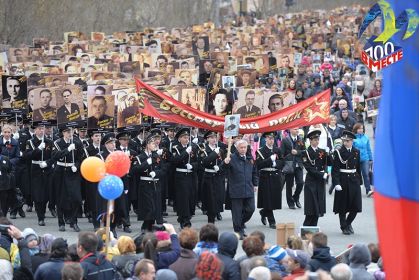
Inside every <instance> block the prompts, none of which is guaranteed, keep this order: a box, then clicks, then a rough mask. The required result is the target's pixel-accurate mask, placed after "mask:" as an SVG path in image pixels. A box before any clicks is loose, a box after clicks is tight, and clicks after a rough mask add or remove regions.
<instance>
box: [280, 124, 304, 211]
mask: <svg viewBox="0 0 419 280" xmlns="http://www.w3.org/2000/svg"><path fill="white" fill-rule="evenodd" d="M304 153H305V146H304V142H303V139H301V138H300V137H299V136H298V128H291V129H290V134H289V135H288V136H287V137H285V138H284V140H283V141H282V144H281V154H282V157H283V158H284V162H285V161H290V162H292V167H293V171H294V173H285V183H286V196H287V203H288V207H289V208H290V209H296V208H295V206H297V207H298V208H301V204H300V194H301V192H302V190H303V186H304V179H303V161H302V155H303V154H304ZM294 179H295V184H296V188H295V191H294V194H292V187H293V186H294Z"/></svg>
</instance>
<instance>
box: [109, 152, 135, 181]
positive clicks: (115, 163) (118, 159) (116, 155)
mask: <svg viewBox="0 0 419 280" xmlns="http://www.w3.org/2000/svg"><path fill="white" fill-rule="evenodd" d="M105 166H106V173H108V174H112V175H115V176H118V177H123V176H125V175H127V173H128V172H129V168H130V166H131V160H130V159H129V156H128V155H126V154H125V153H124V152H123V151H115V152H112V153H111V154H110V155H109V156H108V157H107V158H106V160H105Z"/></svg>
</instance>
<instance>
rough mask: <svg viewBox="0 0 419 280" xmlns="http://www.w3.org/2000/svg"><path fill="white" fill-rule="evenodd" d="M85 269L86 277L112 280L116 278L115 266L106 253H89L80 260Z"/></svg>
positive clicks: (89, 279) (96, 279) (94, 279)
mask: <svg viewBox="0 0 419 280" xmlns="http://www.w3.org/2000/svg"><path fill="white" fill-rule="evenodd" d="M80 265H81V267H82V268H83V270H84V279H87V280H108V279H109V280H111V279H115V273H116V269H115V266H114V265H113V264H112V263H111V262H110V261H108V260H107V259H106V257H105V255H102V254H99V253H97V252H96V253H94V254H93V253H89V254H87V255H86V256H84V257H83V258H81V260H80Z"/></svg>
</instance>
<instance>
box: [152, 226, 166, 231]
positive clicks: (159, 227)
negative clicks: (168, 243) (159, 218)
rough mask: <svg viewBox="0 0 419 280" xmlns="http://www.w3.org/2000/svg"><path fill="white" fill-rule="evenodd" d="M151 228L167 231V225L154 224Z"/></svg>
mask: <svg viewBox="0 0 419 280" xmlns="http://www.w3.org/2000/svg"><path fill="white" fill-rule="evenodd" d="M151 229H152V230H153V231H166V227H165V226H164V225H153V226H152V227H151Z"/></svg>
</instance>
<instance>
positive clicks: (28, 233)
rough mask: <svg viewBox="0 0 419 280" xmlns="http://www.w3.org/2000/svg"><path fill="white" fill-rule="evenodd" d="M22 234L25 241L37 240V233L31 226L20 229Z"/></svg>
mask: <svg viewBox="0 0 419 280" xmlns="http://www.w3.org/2000/svg"><path fill="white" fill-rule="evenodd" d="M22 236H23V238H25V240H26V241H27V242H31V241H32V240H38V234H36V232H35V231H34V230H33V229H32V228H25V229H24V230H23V231H22Z"/></svg>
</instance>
